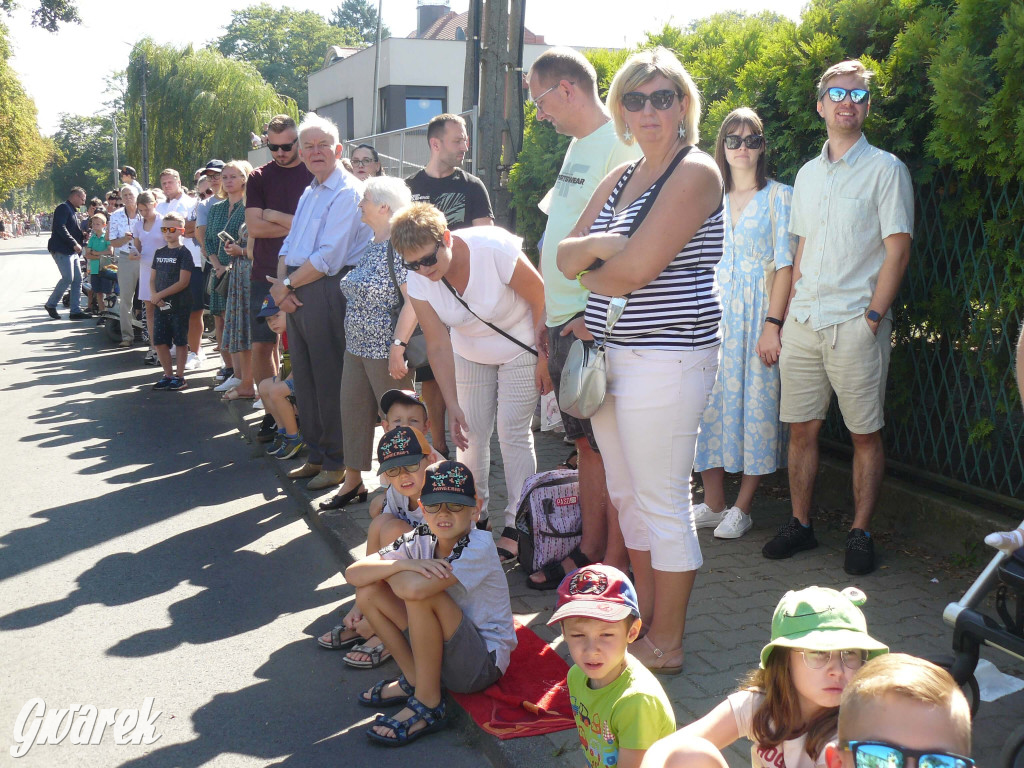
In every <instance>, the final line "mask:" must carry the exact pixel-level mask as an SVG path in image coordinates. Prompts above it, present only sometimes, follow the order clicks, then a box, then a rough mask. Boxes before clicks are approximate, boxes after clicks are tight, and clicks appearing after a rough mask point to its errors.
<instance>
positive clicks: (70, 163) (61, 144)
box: [50, 112, 114, 197]
mask: <svg viewBox="0 0 1024 768" xmlns="http://www.w3.org/2000/svg"><path fill="white" fill-rule="evenodd" d="M53 143H54V146H55V149H56V152H55V157H54V162H53V166H52V167H51V169H50V178H51V180H52V181H53V189H54V191H55V192H56V193H57V195H64V194H66V193H67V191H68V190H69V189H71V187H75V186H78V187H82V188H84V189H85V191H86V193H87V194H88V195H89V197H93V196H96V195H100V196H102V194H103V192H105V191H106V190H108V189H110V188H111V186H112V185H113V183H114V174H113V170H114V146H113V126H112V124H111V119H110V117H102V116H96V115H93V116H87V115H69V114H67V113H66V112H65V113H61V115H60V127H59V128H57V132H56V133H55V134H54V135H53Z"/></svg>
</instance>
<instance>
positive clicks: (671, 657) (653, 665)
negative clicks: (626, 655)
mask: <svg viewBox="0 0 1024 768" xmlns="http://www.w3.org/2000/svg"><path fill="white" fill-rule="evenodd" d="M639 642H640V643H641V644H642V645H643V646H644V647H646V648H647V649H648V650H649V651H650V652H651V653H652V654H654V659H655V660H654V661H651V662H650V663H648V662H646V661H644V660H643V659H640V663H641V664H643V665H644V666H645V667H647V668H648V669H649V670H650V671H651V672H653V673H654V674H656V675H678V674H679V673H680V672H682V671H683V649H682V648H681V647H680V648H676V649H675V650H674V651H668V652H665V651H663V650H661V648H659V647H658V646H656V645H655V644H654V643H652V642H651V640H650V638H649V637H647V635H644V636H643V637H642V638H640V640H639ZM634 655H636V653H635V652H634Z"/></svg>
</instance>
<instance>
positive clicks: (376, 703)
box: [356, 675, 416, 707]
mask: <svg viewBox="0 0 1024 768" xmlns="http://www.w3.org/2000/svg"><path fill="white" fill-rule="evenodd" d="M392 683H398V687H399V688H401V689H402V690H403V691H404V692H405V693H404V694H402V695H401V696H388V697H387V698H382V697H381V695H380V694H381V692H382V691H383V690H384V689H385V688H387V687H388V686H389V685H391V684H392ZM414 693H416V691H415V689H414V688H413V687H412V686H411V685H409V681H408V680H406V679H405V675H399V676H398V677H396V678H393V679H391V680H381V681H380V682H379V683H377V684H376V685H375V686H373V688H371V689H370V697H369V698H366V695H365V694H364V693H360V694H359V695H358V696H357V697H356V701H358V702H359V703H360V704H362V705H363V706H364V707H394V706H396V705H398V704H404V703H405V702H406V701H407V700H408V699H409V697H410V696H412V695H413V694H414Z"/></svg>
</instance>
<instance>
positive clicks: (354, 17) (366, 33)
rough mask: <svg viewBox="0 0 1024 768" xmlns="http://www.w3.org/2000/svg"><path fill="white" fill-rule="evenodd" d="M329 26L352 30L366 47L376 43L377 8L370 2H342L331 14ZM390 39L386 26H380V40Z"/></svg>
mask: <svg viewBox="0 0 1024 768" xmlns="http://www.w3.org/2000/svg"><path fill="white" fill-rule="evenodd" d="M331 24H333V25H334V26H336V27H340V28H342V29H354V30H355V31H356V32H357V33H358V35H359V38H360V39H361V40H362V41H363V42H364V43H366V44H367V45H374V44H375V43H376V42H377V6H376V5H375V4H373V3H371V2H370V0H344V2H342V4H341V5H339V6H338V7H337V8H335V9H334V13H332V14H331ZM389 37H391V30H389V29H388V26H387V24H381V27H380V39H381V40H385V39H387V38H389Z"/></svg>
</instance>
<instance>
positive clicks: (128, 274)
mask: <svg viewBox="0 0 1024 768" xmlns="http://www.w3.org/2000/svg"><path fill="white" fill-rule="evenodd" d="M138 284H139V261H138V260H135V261H132V260H131V259H129V258H128V254H122V253H118V259H117V288H118V290H119V291H120V294H121V295H120V297H119V298H118V300H117V311H118V314H119V316H120V319H121V340H122V341H130V342H134V341H135V328H134V327H133V326H132V316H133V314H134V313H133V311H132V303H133V300H134V299H135V288H136V287H137V286H138Z"/></svg>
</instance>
